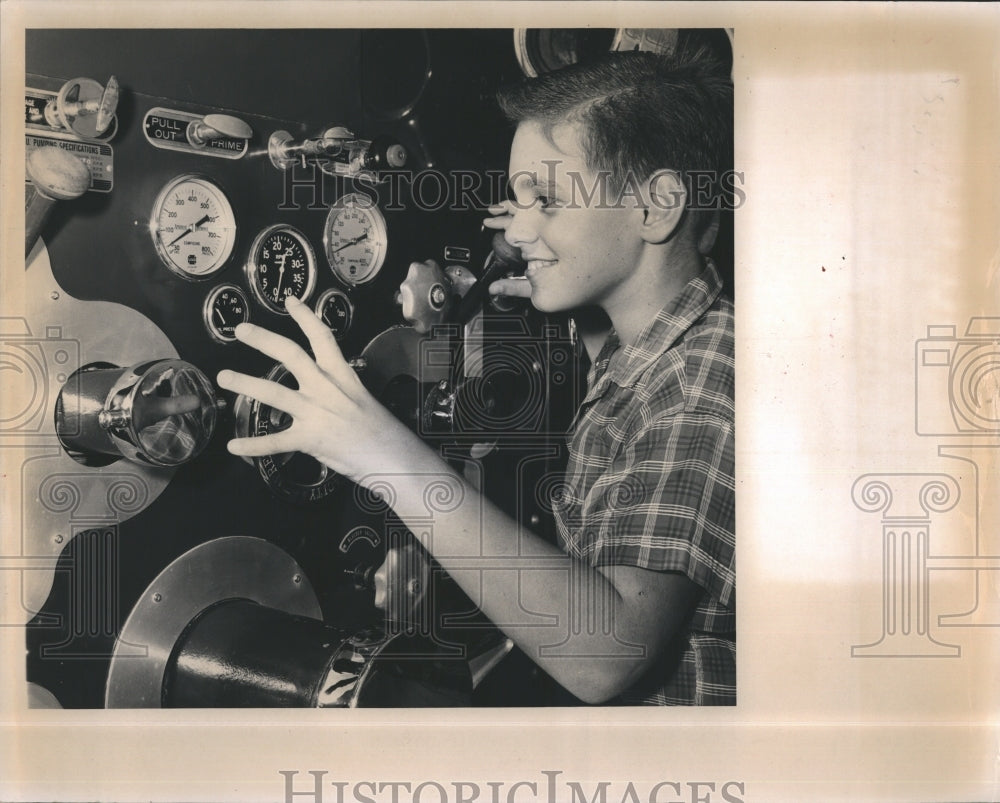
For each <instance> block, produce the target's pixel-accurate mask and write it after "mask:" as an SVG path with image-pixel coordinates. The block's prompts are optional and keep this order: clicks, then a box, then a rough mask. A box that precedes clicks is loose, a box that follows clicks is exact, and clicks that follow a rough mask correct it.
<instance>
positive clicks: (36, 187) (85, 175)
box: [24, 147, 90, 256]
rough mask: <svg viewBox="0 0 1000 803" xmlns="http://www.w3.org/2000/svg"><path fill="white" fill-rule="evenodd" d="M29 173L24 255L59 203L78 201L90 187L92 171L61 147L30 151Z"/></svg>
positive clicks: (29, 250)
mask: <svg viewBox="0 0 1000 803" xmlns="http://www.w3.org/2000/svg"><path fill="white" fill-rule="evenodd" d="M26 171H27V174H28V178H29V179H30V180H31V183H32V188H31V190H30V191H29V194H28V196H27V198H26V200H25V206H24V255H25V256H27V255H28V254H30V253H31V249H32V248H34V247H35V242H36V241H37V240H38V235H39V234H41V232H42V228H43V227H44V226H45V222H46V220H48V217H49V215H50V214H51V213H52V209H53V207H54V206H55V202H56V201H71V200H72V199H74V198H79V197H80V196H81V195H83V194H84V193H85V192H86V191H87V189H88V188H89V187H90V170H89V169H88V168H87V166H86V165H85V164H84V163H83V160H81V159H80V158H78V157H76V156H74V155H73V154H71V153H67V152H66V151H64V150H62V149H61V148H55V147H42V148H38V149H36V150H34V151H32V152H31V154H30V155H29V156H28V159H27V166H26Z"/></svg>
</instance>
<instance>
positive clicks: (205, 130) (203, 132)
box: [187, 114, 253, 148]
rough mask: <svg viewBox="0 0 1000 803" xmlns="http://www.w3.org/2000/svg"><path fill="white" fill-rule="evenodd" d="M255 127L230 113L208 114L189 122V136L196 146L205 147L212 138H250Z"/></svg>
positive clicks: (189, 140) (189, 139)
mask: <svg viewBox="0 0 1000 803" xmlns="http://www.w3.org/2000/svg"><path fill="white" fill-rule="evenodd" d="M252 136H253V129H252V128H251V127H250V126H249V125H248V124H247V123H245V122H244V121H243V120H241V119H240V118H239V117H233V116H231V115H228V114H206V115H205V116H204V117H203V118H202V119H201V120H192V121H191V122H190V123H188V127H187V138H188V142H190V143H191V144H192V145H193V146H194V147H196V148H204V147H205V146H206V145H207V144H208V143H209V142H210V141H211V140H213V139H221V138H222V137H229V138H230V139H250V137H252Z"/></svg>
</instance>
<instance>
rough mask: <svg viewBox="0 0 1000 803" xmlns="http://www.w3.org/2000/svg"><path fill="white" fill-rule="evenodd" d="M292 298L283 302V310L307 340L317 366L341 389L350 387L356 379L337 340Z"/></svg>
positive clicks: (326, 327) (310, 311)
mask: <svg viewBox="0 0 1000 803" xmlns="http://www.w3.org/2000/svg"><path fill="white" fill-rule="evenodd" d="M293 298H294V297H292V296H290V297H289V298H288V299H287V300H286V301H285V309H287V310H288V314H289V315H291V316H292V319H293V320H294V321H295V322H296V323H297V324H298V325H299V328H300V329H301V330H302V332H303V334H305V336H306V337H307V338H309V345H310V346H312V350H313V354H315V355H316V363H317V365H319V367H320V368H322V369H323V370H324V371H325V372H326V373H327V374H328V375H329V376H330V377H331V378H332V379H333V381H334V382H336V383H337V384H338V385H340V387H341V388H345V387H350V385H351V384H352V383H355V382H357V381H358V377H357V374H355V373H354V371H353V370H352V369H351V367H350V366H349V365H348V364H347V361H346V360H345V359H344V355H343V353H342V352H341V350H340V346H339V345H338V344H337V338H336V337H334V334H333V332H331V331H330V327H328V326H327V325H326V324H325V323H323V321H321V320H320V319H319V317H317V315H316V313H314V312H313V311H312V310H311V309H310V308H309V307H308V305H306V304H303V303H302V302H301V301H299V300H298V299H294V300H293ZM286 367H287V366H286Z"/></svg>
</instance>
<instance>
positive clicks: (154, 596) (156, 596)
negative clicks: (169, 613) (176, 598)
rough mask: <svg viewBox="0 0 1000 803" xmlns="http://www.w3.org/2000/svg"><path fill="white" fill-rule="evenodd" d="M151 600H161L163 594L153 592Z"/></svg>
mask: <svg viewBox="0 0 1000 803" xmlns="http://www.w3.org/2000/svg"><path fill="white" fill-rule="evenodd" d="M153 602H163V594H159V593H157V594H153Z"/></svg>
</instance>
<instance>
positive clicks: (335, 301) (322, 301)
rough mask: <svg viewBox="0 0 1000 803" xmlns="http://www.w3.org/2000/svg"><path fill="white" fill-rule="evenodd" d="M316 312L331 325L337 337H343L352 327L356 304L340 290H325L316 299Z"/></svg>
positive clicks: (324, 321) (331, 329)
mask: <svg viewBox="0 0 1000 803" xmlns="http://www.w3.org/2000/svg"><path fill="white" fill-rule="evenodd" d="M316 314H317V315H318V316H319V317H320V318H321V319H322V321H323V323H325V324H326V325H327V326H329V327H330V331H332V332H333V334H334V336H335V337H343V336H344V335H346V334H347V330H348V329H350V328H351V319H352V318H353V317H354V305H353V304H351V300H350V299H349V298H348V297H347V296H346V295H344V294H343V293H341V292H340V291H339V290H325V291H324V292H323V293H322V294H321V295H320V297H319V298H317V299H316Z"/></svg>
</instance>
